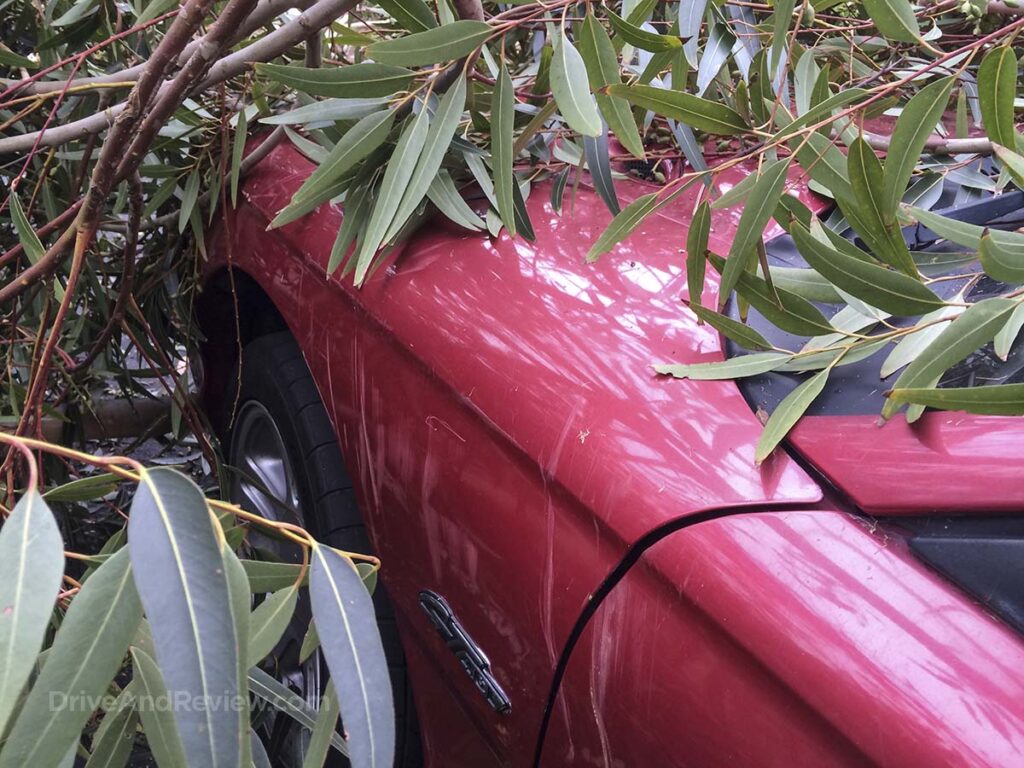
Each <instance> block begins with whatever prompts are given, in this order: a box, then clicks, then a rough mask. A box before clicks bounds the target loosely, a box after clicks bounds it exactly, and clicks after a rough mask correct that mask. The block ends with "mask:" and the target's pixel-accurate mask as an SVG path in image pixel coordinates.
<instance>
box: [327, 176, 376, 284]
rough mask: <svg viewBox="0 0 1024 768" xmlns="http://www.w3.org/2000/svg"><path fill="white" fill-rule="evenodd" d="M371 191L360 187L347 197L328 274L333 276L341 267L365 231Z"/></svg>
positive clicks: (332, 250)
mask: <svg viewBox="0 0 1024 768" xmlns="http://www.w3.org/2000/svg"><path fill="white" fill-rule="evenodd" d="M370 203H371V200H370V189H369V187H359V188H357V189H353V190H351V191H350V192H349V193H348V195H346V197H345V210H344V212H343V213H342V215H341V226H340V227H338V234H337V236H336V237H335V238H334V244H333V245H332V246H331V256H330V258H329V259H328V261H327V274H328V275H333V274H334V272H335V270H337V269H338V267H339V266H341V262H342V261H343V260H344V258H345V256H346V255H347V254H348V252H349V248H350V247H351V245H352V243H354V242H356V240H357V239H358V236H359V232H360V231H361V230H362V229H363V227H364V226H365V224H366V221H367V218H368V216H369V210H370Z"/></svg>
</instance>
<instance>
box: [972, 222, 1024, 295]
mask: <svg viewBox="0 0 1024 768" xmlns="http://www.w3.org/2000/svg"><path fill="white" fill-rule="evenodd" d="M993 234H994V233H992V232H986V233H985V234H984V235H982V237H981V241H980V243H979V244H978V259H979V260H980V261H981V268H982V269H984V270H985V274H986V275H988V276H989V277H992V278H995V279H996V280H1001V281H1003V282H1004V283H1010V284H1012V285H1022V284H1024V247H1016V248H1015V247H1008V246H1007V243H1006V242H1005V241H1004V242H1002V243H1000V242H997V241H996V240H995V239H994V238H993Z"/></svg>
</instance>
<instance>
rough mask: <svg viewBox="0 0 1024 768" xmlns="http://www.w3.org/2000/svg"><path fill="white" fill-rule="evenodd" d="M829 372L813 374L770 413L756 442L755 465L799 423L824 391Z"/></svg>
mask: <svg viewBox="0 0 1024 768" xmlns="http://www.w3.org/2000/svg"><path fill="white" fill-rule="evenodd" d="M830 371H831V369H830V368H825V369H824V370H822V371H820V372H819V373H816V374H814V376H812V377H811V378H809V379H808V380H807V381H805V382H803V383H802V384H801V385H800V386H798V387H797V388H796V389H794V390H793V391H792V392H790V393H789V394H788V395H786V397H785V398H783V400H782V402H781V403H779V404H778V406H776V408H775V410H774V411H772V415H771V416H769V417H768V422H767V423H766V424H765V425H764V431H763V432H762V433H761V438H760V439H759V440H758V441H757V449H756V450H755V451H754V461H755V462H756V463H757V464H760V463H761V462H763V461H764V460H765V459H767V458H768V457H769V456H770V455H771V453H772V451H774V450H775V448H776V447H777V446H778V444H779V443H781V442H782V441H783V439H785V437H786V435H788V434H789V430H791V429H792V428H793V427H794V426H795V425H796V423H797V422H798V421H800V417H801V416H803V415H804V413H806V412H807V409H808V408H809V407H810V406H811V403H813V402H814V400H815V399H816V398H817V397H818V395H820V394H821V392H822V390H824V389H825V384H827V383H828V375H829V373H830Z"/></svg>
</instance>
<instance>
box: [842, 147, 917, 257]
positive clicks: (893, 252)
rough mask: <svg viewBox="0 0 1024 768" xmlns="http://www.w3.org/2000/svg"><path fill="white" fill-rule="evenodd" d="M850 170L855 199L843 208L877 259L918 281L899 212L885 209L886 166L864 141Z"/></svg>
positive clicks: (853, 153)
mask: <svg viewBox="0 0 1024 768" xmlns="http://www.w3.org/2000/svg"><path fill="white" fill-rule="evenodd" d="M847 167H848V168H849V172H850V187H851V191H852V197H849V198H839V207H840V208H841V209H842V211H843V213H844V214H845V215H846V217H847V218H848V219H849V220H850V223H851V224H853V226H854V229H855V230H857V234H859V235H860V236H861V237H862V238H863V239H864V241H865V242H866V243H867V244H868V245H869V246H870V247H871V250H872V252H873V253H874V255H875V257H876V258H878V259H879V260H881V261H884V262H885V263H886V264H889V265H890V266H893V267H896V269H898V270H900V271H901V272H904V273H906V274H907V275H910V276H911V277H916V276H917V267H916V265H915V264H914V260H913V259H912V258H911V256H910V251H909V250H908V248H907V245H906V243H905V242H904V240H903V234H902V232H901V231H900V228H899V224H898V222H897V220H896V208H895V207H893V208H886V207H885V206H886V203H885V199H886V198H885V194H884V184H885V182H884V181H883V171H882V165H881V163H880V162H879V161H878V156H877V155H875V151H874V150H873V149H871V147H870V145H869V144H868V143H867V142H866V141H865V140H864V139H863V138H858V139H857V140H856V141H854V142H853V143H852V144H851V145H850V152H849V158H848V163H847Z"/></svg>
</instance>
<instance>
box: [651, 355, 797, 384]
mask: <svg viewBox="0 0 1024 768" xmlns="http://www.w3.org/2000/svg"><path fill="white" fill-rule="evenodd" d="M789 358H790V355H789V354H788V353H785V352H755V353H754V354H751V355H739V356H738V357H731V358H729V359H728V360H717V361H715V362H713V363H692V364H689V365H681V364H678V363H676V364H667V365H656V366H654V370H655V372H656V373H660V374H663V375H668V376H672V377H674V378H677V379H693V380H694V381H716V380H722V379H740V378H744V377H746V376H760V375H761V374H762V373H767V372H768V371H773V370H775V369H776V368H778V367H779V366H780V365H782V364H783V363H784V362H786V361H787V360H788V359H789Z"/></svg>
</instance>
